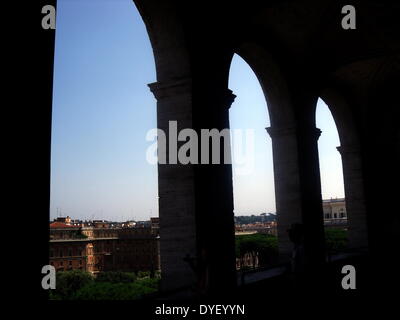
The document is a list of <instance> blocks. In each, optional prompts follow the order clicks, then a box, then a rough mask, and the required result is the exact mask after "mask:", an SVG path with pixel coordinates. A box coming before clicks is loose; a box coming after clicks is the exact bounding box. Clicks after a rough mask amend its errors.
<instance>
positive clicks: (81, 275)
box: [50, 270, 94, 300]
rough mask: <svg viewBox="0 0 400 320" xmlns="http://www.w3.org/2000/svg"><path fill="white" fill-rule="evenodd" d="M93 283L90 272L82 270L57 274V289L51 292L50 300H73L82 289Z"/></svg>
mask: <svg viewBox="0 0 400 320" xmlns="http://www.w3.org/2000/svg"><path fill="white" fill-rule="evenodd" d="M93 281H94V279H93V276H92V275H91V274H90V273H89V272H85V271H81V270H71V271H60V272H57V274H56V289H55V290H51V295H50V299H55V300H71V299H73V296H74V294H75V293H76V292H77V291H78V290H79V289H80V288H82V287H84V286H86V285H88V284H90V283H92V282H93Z"/></svg>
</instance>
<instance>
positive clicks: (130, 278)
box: [96, 271, 136, 283]
mask: <svg viewBox="0 0 400 320" xmlns="http://www.w3.org/2000/svg"><path fill="white" fill-rule="evenodd" d="M135 280H136V275H135V274H134V273H133V272H120V271H109V272H101V273H99V274H98V275H97V277H96V282H110V283H132V282H134V281H135Z"/></svg>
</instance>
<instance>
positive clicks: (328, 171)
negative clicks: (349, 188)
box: [315, 99, 348, 256]
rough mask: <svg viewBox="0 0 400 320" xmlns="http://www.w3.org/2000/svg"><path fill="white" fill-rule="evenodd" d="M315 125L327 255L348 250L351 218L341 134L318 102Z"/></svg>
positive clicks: (325, 109)
mask: <svg viewBox="0 0 400 320" xmlns="http://www.w3.org/2000/svg"><path fill="white" fill-rule="evenodd" d="M315 120H316V126H317V127H318V128H319V129H320V130H321V136H320V137H319V139H318V154H319V166H320V176H321V193H322V205H323V215H324V226H325V240H326V250H327V253H328V255H329V256H330V255H331V254H335V253H338V252H341V251H344V250H346V248H347V246H348V232H347V230H348V219H347V209H346V198H345V190H344V182H343V167H342V159H341V155H340V153H339V152H338V148H339V147H340V145H341V143H340V138H339V133H338V130H337V127H336V124H335V120H334V118H333V116H332V113H331V111H330V109H329V107H328V106H327V105H326V104H325V102H324V101H323V100H322V99H318V102H317V108H316V114H315Z"/></svg>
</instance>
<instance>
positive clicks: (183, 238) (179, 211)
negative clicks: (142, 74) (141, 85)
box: [149, 78, 197, 290]
mask: <svg viewBox="0 0 400 320" xmlns="http://www.w3.org/2000/svg"><path fill="white" fill-rule="evenodd" d="M149 87H150V90H151V91H152V92H153V94H154V96H155V97H156V99H157V127H158V128H159V129H162V130H163V131H164V132H165V133H166V136H167V141H168V138H169V132H168V130H169V121H177V126H178V131H179V130H180V129H182V128H191V127H192V82H191V79H190V78H184V79H180V80H175V81H168V82H156V83H151V84H149ZM175 139H176V137H175ZM168 150H169V146H168V142H167V155H168ZM167 159H168V157H167ZM158 197H159V200H158V201H159V216H160V265H161V274H162V278H161V279H162V280H161V289H162V290H173V289H178V288H183V287H189V286H192V285H194V284H195V283H196V273H195V271H194V270H193V269H192V267H191V265H190V264H189V263H188V262H187V261H185V257H189V258H195V257H196V254H197V250H196V249H197V248H196V219H195V188H194V170H193V166H192V165H182V164H179V163H178V164H158Z"/></svg>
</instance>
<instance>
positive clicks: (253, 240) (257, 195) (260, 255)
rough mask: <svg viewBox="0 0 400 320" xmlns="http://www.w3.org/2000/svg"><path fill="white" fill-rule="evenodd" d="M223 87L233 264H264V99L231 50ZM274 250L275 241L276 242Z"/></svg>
mask: <svg viewBox="0 0 400 320" xmlns="http://www.w3.org/2000/svg"><path fill="white" fill-rule="evenodd" d="M229 88H230V89H231V90H232V91H233V93H234V94H235V95H236V98H235V101H234V103H233V104H232V106H231V108H230V110H229V123H230V129H231V136H232V159H233V161H232V163H233V164H232V170H233V195H234V215H235V231H236V232H235V238H236V262H237V269H241V270H246V269H256V268H260V267H267V266H268V265H271V264H272V263H273V262H274V261H275V258H276V257H275V256H274V250H271V251H268V250H267V247H268V246H270V245H271V246H274V245H276V242H277V241H276V233H277V231H276V207H275V190H274V176H273V174H274V173H273V159H272V142H271V138H270V137H269V135H268V133H267V131H266V127H269V126H270V120H269V114H268V109H267V103H266V99H265V96H264V93H263V90H262V88H261V86H260V83H259V81H258V79H257V77H256V75H255V73H254V72H253V70H252V69H251V68H250V66H249V65H248V64H247V63H246V62H245V60H243V59H242V58H241V57H240V56H239V55H236V54H235V55H234V57H233V59H232V63H231V67H230V72H229ZM275 253H276V255H277V246H276V252H275Z"/></svg>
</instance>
